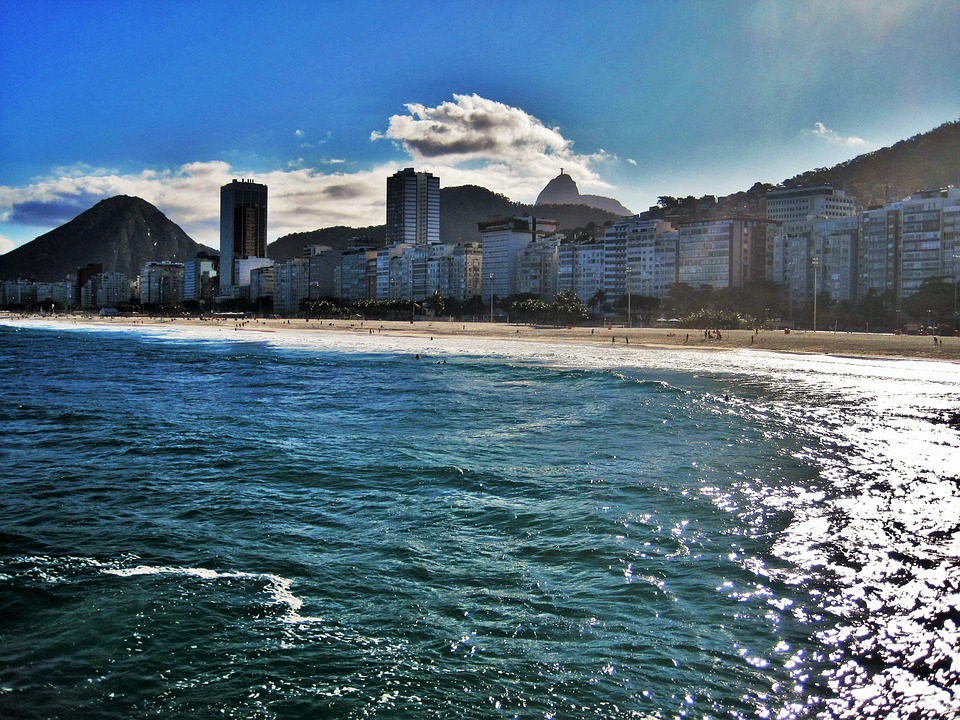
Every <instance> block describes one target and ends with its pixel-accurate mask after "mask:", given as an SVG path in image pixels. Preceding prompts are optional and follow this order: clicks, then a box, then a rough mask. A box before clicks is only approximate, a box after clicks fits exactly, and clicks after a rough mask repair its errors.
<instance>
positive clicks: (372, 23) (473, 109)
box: [0, 0, 960, 252]
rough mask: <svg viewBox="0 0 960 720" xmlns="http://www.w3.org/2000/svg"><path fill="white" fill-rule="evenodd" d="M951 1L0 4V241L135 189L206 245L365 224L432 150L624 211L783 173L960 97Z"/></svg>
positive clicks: (9, 244)
mask: <svg viewBox="0 0 960 720" xmlns="http://www.w3.org/2000/svg"><path fill="white" fill-rule="evenodd" d="M958 28H960V2H956V0H944V1H942V2H938V1H937V0H923V1H920V0H917V1H913V0H909V1H904V2H897V1H896V0H883V1H882V2H873V1H872V0H860V1H859V2H855V1H853V0H850V1H847V2H836V0H829V1H827V0H793V1H789V2H779V1H777V0H768V1H766V2H749V1H743V2H725V1H724V0H710V1H703V2H694V1H692V0H690V1H687V0H678V1H675V2H666V1H664V2H643V1H642V0H634V1H633V2H596V3H585V2H563V1H557V0H554V1H553V2H523V1H522V0H520V1H519V2H518V1H517V0H512V1H511V2H498V1H496V0H494V1H487V2H483V3H476V2H473V1H469V2H459V1H456V0H453V1H451V2H443V3H430V2H396V1H393V2H359V3H341V2H283V1H281V2H276V3H264V2H248V1H247V0H233V1H232V2H227V1H226V0H223V1H221V0H190V1H188V2H180V1H179V0H165V1H164V2H159V1H155V2H130V1H128V0H124V1H122V2H112V1H106V0H103V1H98V0H71V1H69V2H49V1H45V0H32V1H31V2H29V3H27V2H23V1H22V0H0V252H6V251H8V250H10V249H12V248H13V247H16V246H19V245H21V244H23V243H25V242H28V241H29V240H32V239H33V238H35V237H37V236H38V235H41V234H42V233H44V232H47V231H48V230H50V229H52V228H54V227H57V226H58V225H61V224H62V223H64V222H66V221H67V220H69V219H70V218H72V217H74V216H75V215H77V214H78V213H79V212H81V211H83V210H85V209H86V208H88V207H90V206H91V205H92V204H93V203H95V202H96V201H97V200H99V199H101V198H103V197H109V196H111V195H116V194H129V195H138V196H140V197H143V198H144V199H146V200H148V201H150V202H152V203H154V204H155V205H157V206H158V207H159V208H160V209H161V210H163V211H164V212H165V213H166V214H167V215H168V216H169V217H170V218H171V219H172V220H173V221H174V222H176V223H178V224H179V225H181V226H182V227H183V228H184V229H185V230H186V231H187V232H188V233H189V234H190V235H191V236H193V237H194V239H196V240H198V241H200V242H204V243H206V244H208V245H213V246H216V245H217V244H218V241H217V237H218V231H217V227H218V215H219V207H218V204H219V186H220V185H221V184H223V183H224V182H228V181H229V180H230V179H231V178H239V177H247V178H255V179H257V180H258V181H260V182H266V183H267V184H268V185H269V186H270V203H271V208H270V218H269V226H270V229H269V240H271V241H272V240H274V239H276V238H277V237H279V236H282V235H284V234H286V233H289V232H295V231H302V230H312V229H316V228H320V227H327V226H331V225H339V224H344V225H353V226H361V225H368V224H380V223H382V222H384V210H383V208H384V192H385V191H384V187H385V177H386V176H387V175H388V174H391V173H393V172H394V171H396V170H397V169H399V168H401V167H410V166H413V167H416V168H417V169H418V170H419V169H425V170H431V171H433V172H436V173H438V174H439V175H440V177H441V184H442V185H443V186H453V185H462V184H467V183H474V184H478V185H483V186H485V187H488V188H490V189H491V190H494V191H497V192H501V193H503V194H505V195H507V196H509V197H511V198H512V199H514V200H518V201H524V202H532V201H533V200H534V199H535V198H536V195H537V193H538V192H539V190H540V189H541V188H542V187H543V186H544V185H545V184H546V182H547V181H548V180H549V179H550V178H551V177H553V176H555V175H556V174H557V173H558V172H559V170H560V168H561V167H563V168H564V169H565V170H566V171H567V172H568V173H570V174H571V175H572V176H573V177H574V179H575V180H576V181H577V182H578V184H579V186H580V189H581V192H584V193H588V192H589V193H595V194H602V195H609V196H612V197H615V198H617V199H618V200H620V201H621V202H623V203H624V204H625V205H626V206H627V207H629V208H631V209H632V210H633V211H635V212H639V211H641V210H644V209H646V208H647V207H648V206H649V205H652V204H654V203H656V200H657V197H658V196H659V195H688V194H693V195H701V194H705V193H711V194H718V195H722V194H727V193H730V192H735V191H737V190H743V189H746V188H748V187H749V186H750V185H751V184H753V182H755V181H757V180H760V181H764V182H779V181H781V180H783V179H785V178H787V177H790V176H792V175H794V174H796V173H798V172H802V171H803V170H807V169H811V168H814V167H820V166H829V165H833V164H835V163H837V162H841V161H843V160H846V159H849V158H851V157H854V156H856V155H859V154H861V153H863V152H869V151H871V150H875V149H877V148H880V147H883V146H886V145H890V144H892V143H894V142H896V141H898V140H901V139H904V138H906V137H909V136H911V135H914V134H916V133H919V132H924V131H927V130H930V129H932V128H934V127H936V126H937V125H939V124H941V123H943V122H946V121H949V120H955V119H957V118H958V117H960V72H958V68H960V40H958V38H960V31H958Z"/></svg>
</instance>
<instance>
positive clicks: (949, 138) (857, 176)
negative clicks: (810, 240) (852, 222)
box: [782, 120, 960, 207]
mask: <svg viewBox="0 0 960 720" xmlns="http://www.w3.org/2000/svg"><path fill="white" fill-rule="evenodd" d="M820 183H830V184H831V185H833V186H834V187H835V188H839V189H841V190H844V191H845V192H846V193H847V194H848V195H853V196H854V197H856V198H857V202H858V203H859V205H860V206H861V207H867V206H869V205H878V204H882V203H883V202H885V201H887V200H900V199H902V198H904V197H906V196H907V195H910V194H911V193H914V192H916V191H917V190H927V189H933V188H941V187H945V186H947V185H957V184H960V120H954V121H953V122H948V123H944V124H943V125H940V126H939V127H937V128H934V129H933V130H931V131H929V132H926V133H922V134H920V135H914V136H913V137H912V138H909V139H908V140H901V141H900V142H898V143H895V144H894V145H892V146H890V147H887V148H881V149H880V150H876V151H874V152H871V153H866V154H864V155H858V156H857V157H855V158H853V159H852V160H848V161H846V162H843V163H840V164H839V165H834V166H833V167H831V168H817V169H815V170H808V171H807V172H805V173H801V174H800V175H796V176H794V177H792V178H789V179H787V180H784V181H783V183H782V184H783V185H784V186H785V187H796V186H798V185H814V184H820Z"/></svg>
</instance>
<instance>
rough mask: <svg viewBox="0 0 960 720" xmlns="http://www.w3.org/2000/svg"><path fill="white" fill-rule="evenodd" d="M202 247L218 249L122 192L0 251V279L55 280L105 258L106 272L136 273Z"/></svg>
mask: <svg viewBox="0 0 960 720" xmlns="http://www.w3.org/2000/svg"><path fill="white" fill-rule="evenodd" d="M200 251H205V252H208V253H211V254H214V255H216V254H219V253H217V251H216V250H213V249H212V248H208V247H205V246H204V245H201V244H199V243H197V242H194V241H193V240H192V239H191V238H190V237H189V236H188V235H187V234H186V233H185V232H184V231H183V230H182V229H181V228H180V226H179V225H176V224H175V223H173V222H172V221H170V220H169V219H168V218H167V216H166V215H164V214H163V213H162V212H160V211H159V210H158V209H157V208H156V207H154V206H153V205H151V204H150V203H148V202H147V201H146V200H142V199H140V198H138V197H129V196H127V195H117V196H115V197H112V198H107V199H106V200H101V201H100V202H98V203H97V204H96V205H94V206H93V207H92V208H90V209H89V210H87V211H85V212H82V213H80V214H79V215H77V217H75V218H74V219H73V220H71V221H70V222H68V223H66V224H65V225H61V226H60V227H58V228H57V229H55V230H51V231H50V232H48V233H46V234H44V235H41V236H40V237H38V238H37V239H36V240H32V241H31V242H28V243H27V244H26V245H22V246H20V247H18V248H16V249H14V250H11V251H10V252H8V253H6V254H5V255H0V280H15V279H17V278H33V279H34V280H36V281H38V282H48V281H49V282H53V281H58V280H63V278H64V277H66V276H67V275H71V274H74V273H76V271H77V268H78V267H84V266H86V265H87V264H88V263H101V264H102V265H103V270H104V272H121V273H123V274H125V275H126V276H127V277H131V278H132V277H135V276H137V275H139V274H140V268H141V267H142V266H143V264H144V263H146V262H150V261H155V260H171V261H174V262H184V261H185V260H189V259H191V258H193V257H195V256H196V254H197V253H198V252H200Z"/></svg>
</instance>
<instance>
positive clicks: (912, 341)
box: [6, 315, 960, 362]
mask: <svg viewBox="0 0 960 720" xmlns="http://www.w3.org/2000/svg"><path fill="white" fill-rule="evenodd" d="M19 317H20V316H17V315H10V316H7V318H6V319H8V320H10V321H12V322H14V323H16V322H17V320H18V318H19ZM43 319H44V320H46V321H50V320H56V321H58V322H64V323H84V324H96V325H102V326H118V325H121V326H122V325H128V326H129V325H135V324H136V325H144V326H151V325H152V326H164V327H177V326H183V327H196V326H200V325H202V326H205V327H209V326H211V325H213V326H218V327H221V328H222V329H223V330H225V331H230V332H243V333H262V332H298V333H303V332H317V333H322V332H337V333H343V332H348V333H366V334H371V333H372V334H382V335H395V336H399V335H404V336H414V337H431V338H443V337H473V338H503V339H510V340H523V341H529V342H548V343H573V344H595V345H610V344H618V345H620V346H621V348H622V347H627V346H629V347H631V348H636V349H637V351H638V352H641V351H642V350H643V349H644V348H675V349H677V350H734V349H737V350H760V351H767V352H784V353H814V354H823V355H839V356H849V357H894V358H897V357H899V358H923V359H929V360H942V361H948V362H958V361H960V338H957V337H947V338H938V342H937V344H934V342H933V338H932V337H931V336H925V335H893V334H890V333H846V332H831V331H823V330H821V331H817V332H811V331H802V330H801V331H797V330H793V331H791V332H790V333H785V332H784V331H782V330H761V331H759V332H756V333H754V332H753V331H751V330H722V331H721V337H720V338H719V339H718V338H716V337H704V332H703V330H702V329H701V330H685V329H682V328H678V329H668V328H625V327H623V326H622V325H614V326H612V327H611V326H603V327H597V326H594V327H586V326H576V327H556V326H544V325H527V324H513V323H489V322H457V321H454V320H446V319H424V320H419V319H418V320H417V321H415V322H412V323H411V322H409V321H406V322H403V321H395V320H367V321H361V320H359V319H356V320H342V319H336V320H330V319H325V320H316V319H310V320H300V319H293V320H280V319H249V320H243V321H237V320H234V319H214V320H200V319H196V318H183V319H180V318H178V319H169V318H151V317H144V318H125V317H118V318H101V317H95V316H84V315H61V316H57V317H45V318H43Z"/></svg>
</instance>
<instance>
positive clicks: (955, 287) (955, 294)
mask: <svg viewBox="0 0 960 720" xmlns="http://www.w3.org/2000/svg"><path fill="white" fill-rule="evenodd" d="M957 260H960V255H954V256H953V325H954V328H953V329H954V330H956V329H957V328H956V325H957Z"/></svg>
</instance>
